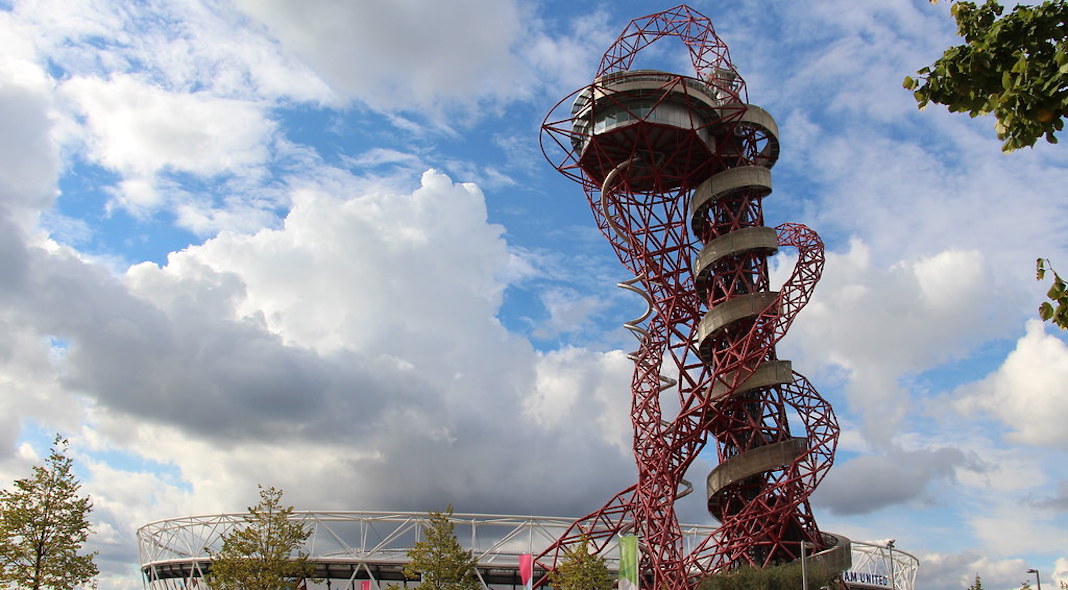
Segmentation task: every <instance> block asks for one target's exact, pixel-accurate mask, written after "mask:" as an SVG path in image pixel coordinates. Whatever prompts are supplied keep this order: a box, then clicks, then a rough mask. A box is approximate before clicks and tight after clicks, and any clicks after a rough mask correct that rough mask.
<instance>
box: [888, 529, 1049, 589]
mask: <svg viewBox="0 0 1068 590" xmlns="http://www.w3.org/2000/svg"><path fill="white" fill-rule="evenodd" d="M896 540H897V539H890V540H889V541H887V542H886V548H887V549H889V550H890V590H897V583H896V582H895V581H894V542H895V541H896ZM1039 590H1041V588H1040V589H1039Z"/></svg>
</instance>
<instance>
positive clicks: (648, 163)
mask: <svg viewBox="0 0 1068 590" xmlns="http://www.w3.org/2000/svg"><path fill="white" fill-rule="evenodd" d="M664 37H676V38H678V39H679V40H681V41H682V43H683V44H684V45H685V47H686V49H687V50H688V52H689V57H690V61H691V63H692V64H693V70H694V71H693V73H692V75H680V74H673V73H667V72H663V71H656V70H632V69H631V66H632V65H633V63H634V60H635V57H636V56H637V54H638V53H640V52H641V51H642V50H644V49H646V48H647V47H648V46H649V45H650V44H652V43H653V42H655V41H657V40H660V39H661V38H664ZM541 138H542V150H543V152H544V153H545V156H546V158H548V159H549V161H550V162H551V163H552V164H553V165H554V166H555V167H556V168H557V170H559V171H560V172H561V173H563V174H564V175H566V176H567V177H569V178H571V179H573V180H575V181H577V182H578V183H579V184H581V185H582V187H583V189H584V191H585V193H586V197H587V199H588V200H589V204H590V208H591V210H592V211H593V216H594V219H595V220H596V222H597V225H598V227H599V228H600V229H601V231H602V232H603V233H604V235H605V237H607V238H608V240H609V241H610V242H611V245H612V247H613V249H614V250H615V252H616V254H617V256H618V257H619V260H620V261H621V262H622V263H623V265H624V266H626V267H627V268H628V269H629V270H630V271H631V272H633V273H634V277H633V278H632V279H630V280H628V281H625V282H623V283H621V284H620V286H621V287H623V288H625V289H628V290H630V291H633V292H634V293H637V294H639V295H640V296H641V297H643V298H644V300H645V301H646V303H647V306H648V307H647V310H646V312H645V313H644V314H643V315H642V316H641V317H640V318H638V319H636V320H633V321H631V322H629V323H627V324H625V326H626V327H627V328H628V329H629V330H631V331H632V332H633V333H634V334H635V335H636V336H637V337H638V341H639V348H638V350H637V351H635V352H634V353H633V354H632V355H631V359H632V360H633V361H634V376H633V379H632V382H631V389H632V393H633V404H632V406H631V418H632V420H633V425H634V457H635V460H636V462H637V467H638V481H637V483H636V484H634V485H633V486H631V487H629V488H627V489H626V490H623V491H622V492H620V493H619V494H617V495H616V496H615V497H614V498H612V499H611V500H610V501H609V502H608V503H607V504H605V505H604V506H603V507H602V508H601V509H599V510H597V511H596V512H594V513H592V514H590V515H588V516H586V517H584V518H582V519H579V520H578V521H576V522H575V524H574V525H572V527H571V528H570V529H569V530H568V531H567V533H566V534H565V535H564V536H563V537H561V538H560V539H559V540H558V541H557V543H556V544H555V545H554V546H552V547H551V548H550V549H549V550H547V551H546V552H545V553H544V554H543V555H541V556H540V557H539V560H538V562H539V564H540V565H542V566H543V567H545V568H546V569H552V568H553V567H555V564H556V562H557V559H558V557H559V556H560V555H562V551H563V550H564V549H567V548H569V547H572V546H573V545H574V544H575V543H577V542H579V541H580V540H582V539H586V540H587V541H588V542H589V544H590V545H591V546H592V547H593V548H595V549H597V550H601V549H603V548H604V547H605V545H606V544H608V542H609V541H610V540H611V538H612V537H614V536H615V535H617V534H620V533H633V534H636V535H638V536H639V538H640V541H641V545H642V568H641V569H642V571H643V572H644V575H645V576H646V577H645V578H644V580H643V582H642V585H643V586H648V587H649V588H655V589H657V590H661V589H669V590H682V589H684V588H689V587H691V586H692V584H693V581H694V580H695V579H697V578H698V577H700V576H701V575H704V574H708V573H711V572H716V571H720V570H723V569H726V568H732V567H736V566H740V565H746V564H748V565H754V566H757V567H765V566H768V565H771V564H777V563H783V562H788V561H792V560H795V559H798V558H799V557H800V556H801V554H802V551H803V550H804V551H807V552H808V554H809V555H810V556H812V555H813V554H816V557H817V558H818V557H820V556H822V557H823V558H824V561H825V562H828V563H832V564H833V563H835V562H837V564H836V565H841V559H842V557H843V555H844V557H845V559H848V555H849V549H848V541H846V540H845V539H842V538H839V537H835V536H834V535H828V534H825V533H821V532H820V531H819V529H818V528H817V526H816V522H815V520H814V519H813V516H812V511H811V509H810V507H809V502H808V497H809V494H810V493H811V492H812V490H813V489H814V488H815V486H816V485H817V484H818V483H819V481H820V480H821V479H822V478H823V476H824V475H825V474H826V473H827V470H828V469H829V468H830V466H831V463H832V460H833V455H834V449H835V445H836V443H837V438H838V424H837V421H836V420H835V418H834V414H833V413H832V412H831V408H830V406H829V404H828V403H827V402H826V401H824V400H823V398H821V397H820V396H819V395H818V394H817V393H816V391H815V390H814V389H813V388H812V386H811V385H810V384H809V382H808V381H807V380H806V379H805V378H804V377H803V376H801V375H800V374H798V373H795V372H793V370H792V367H791V364H790V361H787V360H781V359H779V358H778V357H777V356H776V353H775V344H776V343H777V342H778V341H779V339H781V338H782V337H783V335H784V334H785V333H786V331H787V329H788V328H789V326H790V324H791V322H792V321H793V319H794V317H795V316H796V314H797V312H798V311H799V310H800V309H801V308H802V307H803V306H804V305H805V304H806V303H807V302H808V300H809V297H810V296H811V294H812V289H813V287H814V285H815V283H816V281H817V280H818V279H819V276H820V272H821V270H822V267H823V244H822V242H821V241H820V239H819V237H818V236H817V235H816V234H815V233H814V232H813V231H812V230H810V229H808V228H807V227H805V226H803V225H799V224H783V225H780V226H778V227H776V228H770V227H766V226H765V225H764V213H763V200H764V198H765V197H767V196H768V195H769V194H770V193H771V173H770V168H771V167H772V166H773V165H774V164H775V161H776V159H777V158H778V155H779V140H778V131H777V127H776V125H775V121H774V120H773V119H772V118H771V116H770V115H769V114H768V113H767V112H766V111H764V110H763V109H761V108H759V107H757V106H754V105H750V104H748V100H747V95H746V91H745V84H744V82H743V80H742V78H741V77H740V76H739V75H738V72H737V71H736V70H735V69H734V66H733V65H732V64H731V62H730V57H729V55H728V52H727V46H726V45H725V44H724V43H723V41H721V40H720V39H719V37H717V36H716V33H715V31H714V30H713V28H712V24H711V22H710V21H709V20H708V18H706V17H704V16H703V15H701V14H699V13H697V12H695V11H694V10H692V9H690V8H689V7H687V6H685V5H680V6H678V7H675V8H673V9H670V10H666V11H664V12H660V13H657V14H652V15H649V16H646V17H642V18H639V19H635V20H633V21H631V23H630V25H628V26H627V28H626V29H625V30H624V31H623V33H622V34H621V35H620V36H619V38H618V39H617V40H616V42H615V43H614V44H613V45H612V47H610V48H609V50H608V51H607V52H606V53H605V55H604V57H603V58H602V59H601V64H600V68H599V69H598V72H597V76H596V79H595V80H594V81H593V83H591V84H590V85H588V86H586V87H584V88H581V89H579V90H577V91H576V92H574V93H572V94H571V95H570V96H568V97H566V98H565V99H563V100H562V101H560V102H559V103H558V104H557V105H556V107H554V108H553V110H552V111H551V112H550V113H549V115H548V116H547V117H546V119H545V122H544V124H543V126H542V135H541ZM783 247H790V248H793V249H796V253H797V257H798V259H797V263H796V265H795V267H794V269H793V272H792V274H791V275H790V277H789V278H788V279H787V281H786V282H785V284H784V285H783V286H782V287H780V288H779V289H778V290H777V291H775V290H772V289H771V286H770V284H769V279H768V262H767V260H768V257H769V256H770V255H772V254H774V253H775V252H776V251H777V250H778V249H780V248H783ZM791 427H794V428H796V429H798V430H803V432H800V435H799V436H795V435H794V434H792V433H791ZM709 439H712V440H713V441H715V444H716V448H717V451H718V459H719V465H718V466H717V467H716V468H715V469H714V470H713V471H712V472H711V473H710V474H709V475H708V480H707V483H708V485H707V499H708V511H709V513H710V514H711V515H712V516H714V517H715V518H716V519H717V520H719V521H720V523H721V525H720V527H719V529H718V532H717V533H716V534H715V535H713V536H712V537H710V538H708V539H706V541H705V542H704V543H703V544H701V545H700V546H698V547H688V548H686V547H683V546H682V543H681V539H682V535H681V532H680V529H679V524H678V521H677V519H676V515H675V502H676V500H677V499H678V498H680V497H681V496H683V495H685V494H687V493H689V492H690V491H692V489H693V486H692V485H691V484H690V483H689V482H688V481H686V479H685V478H684V477H685V475H686V471H687V470H688V468H689V467H690V465H691V463H692V462H693V460H694V459H695V458H696V457H697V454H698V453H699V452H700V451H701V450H702V449H703V448H704V446H705V443H706V442H708V441H709ZM810 559H811V557H810ZM817 560H818V559H817ZM845 566H848V562H845Z"/></svg>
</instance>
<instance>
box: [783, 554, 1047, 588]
mask: <svg viewBox="0 0 1068 590" xmlns="http://www.w3.org/2000/svg"><path fill="white" fill-rule="evenodd" d="M804 554H805V550H804V549H802V550H801V555H802V556H803V555H804ZM801 569H802V571H803V570H804V569H805V568H804V566H802V567H801ZM1027 573H1029V574H1034V575H1035V583H1037V584H1038V590H1042V578H1040V577H1039V576H1038V570H1037V569H1035V568H1031V569H1029V570H1027ZM802 575H804V574H802Z"/></svg>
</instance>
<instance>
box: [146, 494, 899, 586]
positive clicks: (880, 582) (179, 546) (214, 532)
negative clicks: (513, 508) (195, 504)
mask: <svg viewBox="0 0 1068 590" xmlns="http://www.w3.org/2000/svg"><path fill="white" fill-rule="evenodd" d="M246 516H247V515H246V514H243V513H232V514H212V515H206V516H188V517H182V518H171V519H167V520H161V521H157V522H153V523H149V524H146V525H145V526H143V527H141V528H140V529H139V530H138V531H137V539H138V550H139V553H140V562H141V574H142V581H143V584H144V587H145V589H146V590H179V589H181V590H186V589H190V588H198V589H200V590H210V587H209V586H208V585H207V584H206V583H205V579H204V576H205V574H206V573H207V572H208V570H209V568H210V564H211V558H210V557H209V553H208V552H209V550H218V549H219V548H220V547H221V546H222V539H223V537H224V536H225V535H226V534H227V533H229V532H230V531H232V530H233V529H234V528H235V527H237V526H241V525H243V524H244V523H245V517H246ZM292 518H293V519H294V520H299V521H301V522H303V523H305V524H306V525H307V526H308V528H310V529H311V531H312V535H311V536H310V537H309V538H308V540H307V542H306V543H305V545H304V549H303V551H304V552H306V553H307V554H308V555H309V558H310V561H311V562H312V563H313V564H314V565H315V570H316V574H315V575H316V578H318V579H319V581H318V582H311V581H309V582H307V587H308V588H309V589H310V588H326V589H331V590H332V589H335V588H336V589H339V590H384V588H385V587H386V585H388V584H398V585H401V586H404V585H406V583H405V580H404V575H403V573H402V570H403V569H404V565H405V564H406V563H407V561H408V550H409V549H410V548H411V547H412V546H413V545H414V544H415V542H416V541H417V540H419V539H420V538H422V535H423V527H424V526H425V525H426V514H424V513H415V512H325V511H324V512H294V513H293V515H292ZM451 521H452V523H453V524H454V525H455V532H456V537H457V539H458V540H459V541H460V543H461V544H462V545H463V546H464V547H465V548H467V549H470V550H471V551H473V552H474V554H475V556H476V557H477V558H478V568H477V571H476V573H477V575H478V578H479V581H480V582H481V584H482V586H483V587H484V588H485V589H486V590H519V589H521V588H522V587H523V586H522V583H521V582H520V579H519V556H520V555H523V554H532V555H538V554H540V553H541V552H543V551H544V550H545V549H546V548H547V547H549V546H550V545H551V544H552V543H553V542H555V541H556V540H557V539H558V538H559V537H560V534H561V533H562V532H563V531H564V530H566V529H567V528H568V527H569V526H570V525H571V524H572V523H573V522H574V520H573V519H571V518H563V517H561V518H554V517H545V516H503V515H491V514H454V515H453V516H452V519H451ZM681 528H682V532H683V543H684V546H685V547H686V548H691V547H693V546H696V545H698V544H700V543H702V542H703V541H704V540H705V539H707V538H708V537H709V536H710V535H712V536H715V534H716V528H717V527H715V526H709V525H682V527H681ZM851 547H852V563H853V565H852V567H851V569H849V570H846V571H845V572H843V574H842V577H843V580H844V581H845V582H846V584H847V585H848V586H849V587H850V588H853V589H855V590H887V589H889V590H913V589H914V586H915V578H916V570H917V566H918V561H917V559H916V558H915V557H914V556H912V555H911V554H909V553H907V552H904V551H901V550H899V549H896V548H894V547H886V546H883V545H877V544H871V543H864V542H859V541H852V543H851ZM601 555H602V556H603V557H604V558H605V560H606V562H607V564H608V567H609V569H610V570H612V571H616V570H618V564H619V554H618V547H617V546H616V545H615V544H614V543H613V544H612V545H610V546H609V547H607V548H606V550H605V551H603V552H602V553H601ZM809 559H813V560H818V559H819V554H818V553H817V554H816V555H813V556H809ZM538 573H539V572H535V577H536V578H537V577H539V576H538V575H537V574H538Z"/></svg>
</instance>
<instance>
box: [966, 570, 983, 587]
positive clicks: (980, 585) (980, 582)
mask: <svg viewBox="0 0 1068 590" xmlns="http://www.w3.org/2000/svg"><path fill="white" fill-rule="evenodd" d="M968 590H983V581H982V580H980V579H979V574H975V583H974V584H972V585H971V586H968Z"/></svg>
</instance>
